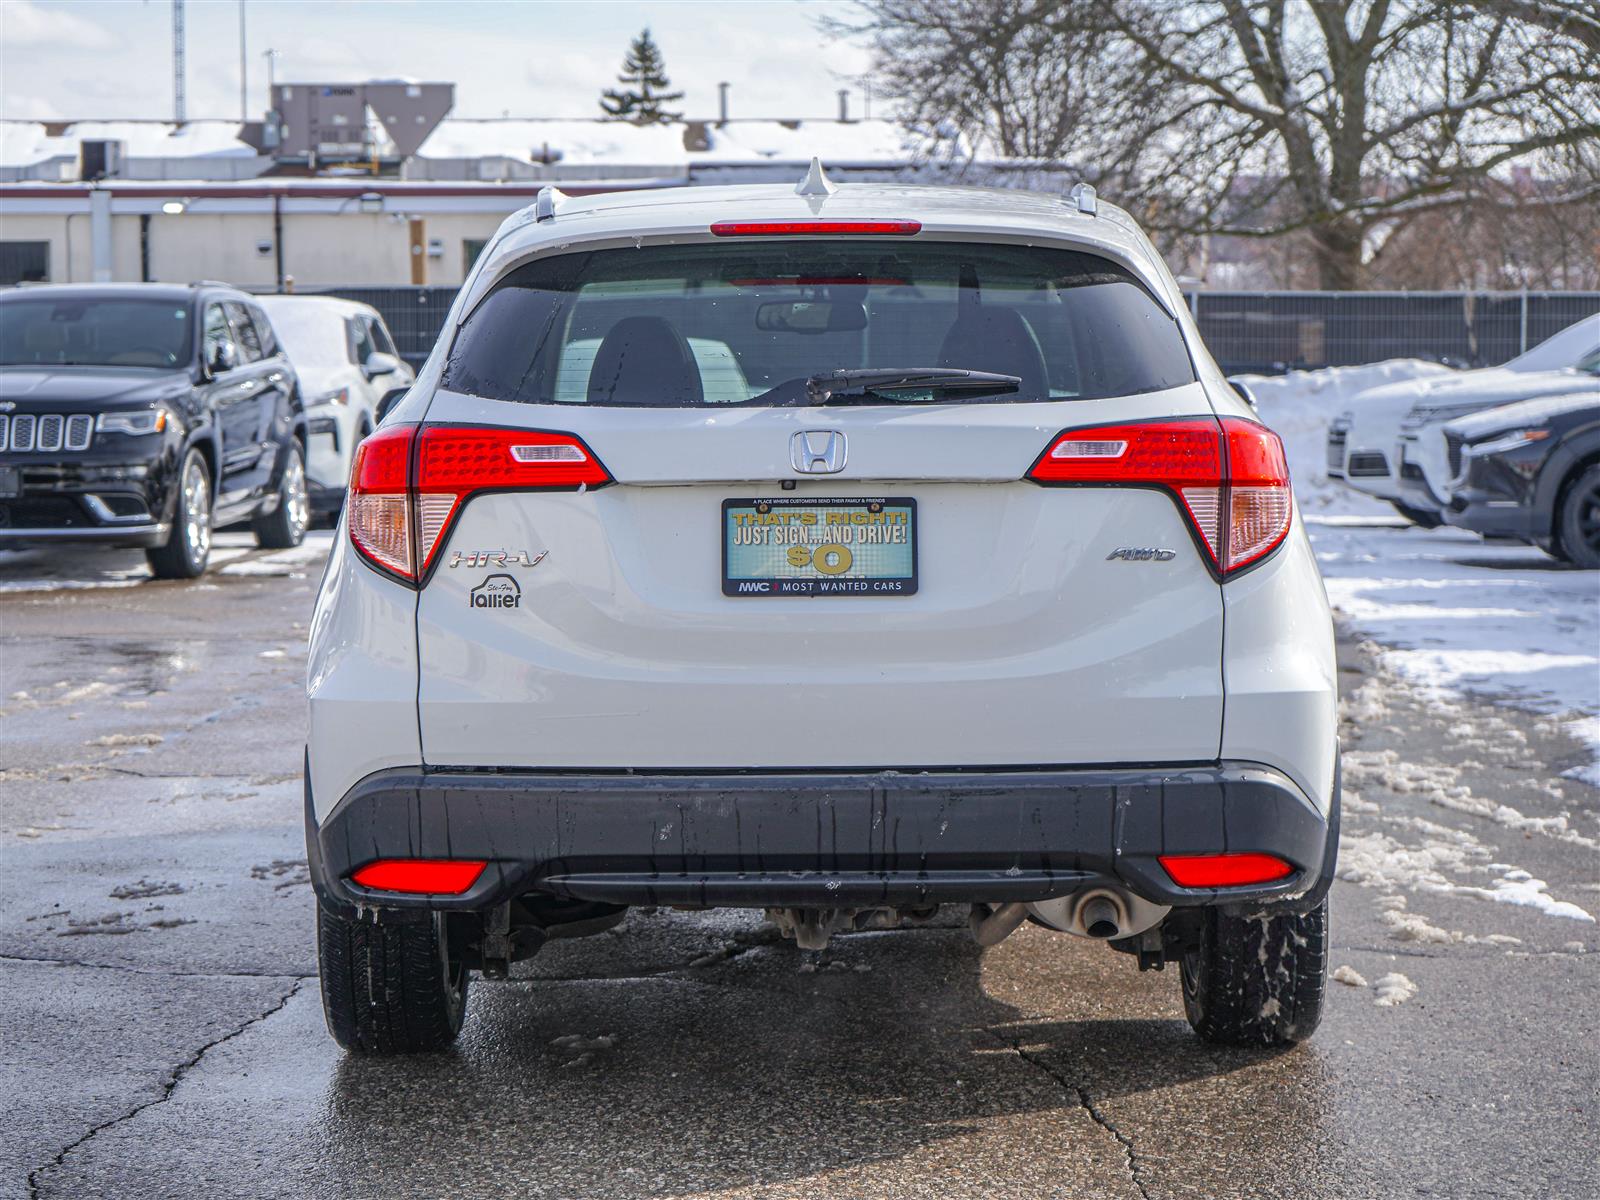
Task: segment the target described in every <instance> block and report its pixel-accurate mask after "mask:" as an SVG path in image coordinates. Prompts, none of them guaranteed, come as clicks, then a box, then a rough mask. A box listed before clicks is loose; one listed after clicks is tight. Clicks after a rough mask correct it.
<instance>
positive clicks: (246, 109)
mask: <svg viewBox="0 0 1600 1200" xmlns="http://www.w3.org/2000/svg"><path fill="white" fill-rule="evenodd" d="M249 119H250V58H249V54H248V53H247V51H246V49H245V24H244V0H239V121H240V123H241V124H242V123H244V122H245V121H248V120H249Z"/></svg>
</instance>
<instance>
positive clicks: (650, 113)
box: [600, 29, 683, 125]
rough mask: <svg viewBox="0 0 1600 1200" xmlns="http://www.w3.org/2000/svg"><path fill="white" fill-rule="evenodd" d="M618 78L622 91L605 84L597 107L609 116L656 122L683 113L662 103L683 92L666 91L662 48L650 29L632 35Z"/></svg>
mask: <svg viewBox="0 0 1600 1200" xmlns="http://www.w3.org/2000/svg"><path fill="white" fill-rule="evenodd" d="M617 82H618V83H620V84H623V85H625V86H624V88H623V89H622V90H621V91H618V90H616V89H615V88H607V89H606V91H605V92H604V94H602V95H601V97H600V107H601V109H602V110H604V112H605V114H606V116H607V117H609V118H610V119H611V120H613V121H632V122H633V123H634V124H635V125H658V124H661V123H663V122H666V121H676V120H677V119H678V118H679V117H681V116H683V114H682V113H681V112H667V111H666V110H665V109H663V108H662V107H661V106H662V105H663V104H670V103H671V102H672V101H674V100H682V99H683V93H682V92H669V91H667V89H668V88H669V87H671V86H672V81H671V80H669V79H668V78H667V71H666V64H665V63H664V62H663V61H662V58H661V48H660V47H659V46H657V45H656V43H655V39H654V38H652V37H651V36H650V30H649V29H645V30H644V32H642V33H641V34H640V35H639V36H638V37H636V38H634V39H633V44H632V45H631V46H629V47H628V54H627V57H626V58H624V59H623V60H622V74H620V75H618V76H617Z"/></svg>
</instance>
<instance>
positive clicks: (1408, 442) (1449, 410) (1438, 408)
mask: <svg viewBox="0 0 1600 1200" xmlns="http://www.w3.org/2000/svg"><path fill="white" fill-rule="evenodd" d="M1594 334H1595V343H1594V347H1593V349H1592V351H1591V352H1590V353H1589V355H1588V356H1587V357H1586V358H1584V359H1581V360H1580V361H1579V362H1578V363H1576V364H1575V365H1574V366H1572V367H1571V368H1569V369H1566V370H1561V371H1548V372H1538V373H1537V374H1525V375H1523V376H1522V377H1521V380H1520V381H1519V382H1521V383H1522V386H1509V387H1507V386H1501V385H1499V384H1496V383H1490V384H1489V386H1488V387H1483V386H1479V387H1473V388H1466V387H1462V388H1445V389H1440V390H1439V391H1437V392H1435V393H1433V394H1432V395H1430V396H1429V397H1428V398H1427V399H1426V400H1422V401H1418V403H1417V404H1415V405H1414V406H1413V407H1412V409H1411V411H1410V412H1408V413H1407V414H1406V415H1405V419H1404V420H1402V421H1401V422H1400V437H1399V440H1398V441H1397V442H1396V443H1395V461H1396V462H1398V463H1399V474H1400V493H1401V498H1402V501H1403V502H1404V503H1405V504H1407V505H1408V506H1410V507H1412V508H1415V509H1418V510H1419V511H1423V512H1428V513H1439V514H1440V515H1441V519H1442V516H1443V511H1444V509H1445V507H1446V506H1447V505H1448V504H1449V502H1450V479H1451V477H1452V475H1453V474H1454V471H1453V470H1452V469H1451V465H1450V462H1449V460H1448V458H1447V457H1446V453H1445V439H1444V428H1445V426H1446V425H1448V424H1449V423H1450V422H1451V421H1453V420H1455V419H1456V418H1457V417H1460V416H1464V415H1466V414H1468V413H1474V412H1480V411H1482V410H1483V409H1485V408H1491V409H1492V408H1496V407H1499V406H1500V405H1502V404H1504V403H1505V402H1506V401H1507V400H1513V401H1516V400H1523V399H1532V398H1534V397H1537V396H1544V395H1550V394H1558V395H1559V394H1565V393H1570V394H1573V395H1587V396H1588V397H1589V398H1590V399H1591V400H1597V401H1600V318H1597V319H1596V324H1595V327H1594ZM1559 382H1564V383H1565V385H1566V386H1565V387H1564V388H1559V389H1558V388H1557V387H1556V385H1557V384H1558V383H1559ZM1529 383H1531V384H1532V385H1533V386H1531V387H1530V386H1528V384H1529ZM1486 394H1487V395H1489V396H1492V397H1495V398H1494V399H1491V400H1489V401H1487V402H1485V400H1484V396H1485V395H1486Z"/></svg>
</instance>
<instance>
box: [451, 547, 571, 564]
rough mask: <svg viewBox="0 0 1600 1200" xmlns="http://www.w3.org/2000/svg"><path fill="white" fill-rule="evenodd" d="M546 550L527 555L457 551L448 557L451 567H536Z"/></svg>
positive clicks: (498, 551) (525, 553) (508, 551)
mask: <svg viewBox="0 0 1600 1200" xmlns="http://www.w3.org/2000/svg"><path fill="white" fill-rule="evenodd" d="M549 553H550V551H548V550H541V551H539V553H537V554H529V553H528V552H527V551H526V550H457V551H456V552H455V553H453V554H452V555H451V556H450V565H451V566H452V567H537V566H538V565H539V564H540V563H542V562H543V561H544V556H545V555H546V554H549Z"/></svg>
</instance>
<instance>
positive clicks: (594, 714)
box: [306, 166, 1339, 1052]
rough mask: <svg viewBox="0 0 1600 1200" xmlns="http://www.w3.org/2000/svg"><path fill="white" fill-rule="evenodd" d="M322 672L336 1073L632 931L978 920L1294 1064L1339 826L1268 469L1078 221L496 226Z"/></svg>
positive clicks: (1109, 228)
mask: <svg viewBox="0 0 1600 1200" xmlns="http://www.w3.org/2000/svg"><path fill="white" fill-rule="evenodd" d="M335 545H336V549H335V551H334V554H333V557H332V559H331V561H330V562H329V565H328V570H327V575H326V577H325V579H324V582H323V585H322V592H321V596H320V598H319V601H318V604H317V610H316V617H315V622H314V625H313V630H312V637H311V657H310V666H309V684H308V690H309V694H310V707H311V731H310V739H309V746H308V752H307V753H308V757H307V764H308V765H307V774H306V797H307V814H306V816H307V836H308V842H309V847H310V861H311V866H312V874H313V878H314V880H315V883H316V889H317V893H318V897H319V901H320V904H319V912H320V930H319V950H320V954H321V967H322V983H323V996H324V1000H325V1006H326V1011H327V1015H328V1022H329V1026H330V1028H331V1030H332V1032H333V1034H334V1036H335V1038H337V1039H338V1041H339V1042H340V1044H341V1045H344V1046H346V1047H352V1048H360V1049H365V1050H373V1051H380V1052H392V1051H403V1050H417V1049H426V1048H429V1047H436V1046H439V1045H442V1044H444V1043H446V1042H448V1041H449V1040H450V1039H451V1038H452V1037H453V1036H454V1035H455V1033H456V1031H457V1030H458V1029H459V1027H460V1024H461V1017H462V1009H463V1004H464V1001H465V997H466V987H467V979H468V973H469V971H471V970H478V971H481V972H482V973H483V974H484V975H486V976H489V977H503V976H504V975H505V974H506V972H507V970H508V968H509V965H510V964H511V963H512V962H514V961H516V960H518V959H521V958H525V957H527V956H529V955H531V954H533V953H535V952H536V951H537V950H538V949H539V947H540V945H541V944H542V943H543V942H544V941H545V940H546V939H547V938H552V937H564V936H571V935H574V934H584V933H592V932H596V931H599V930H602V929H605V928H608V927H609V926H611V925H614V924H616V923H617V922H618V921H620V920H621V919H622V916H623V915H624V913H625V912H626V910H627V908H628V907H629V906H630V905H674V906H690V907H704V908H713V907H719V906H730V907H741V908H757V909H766V910H767V911H768V916H769V917H770V918H771V919H772V920H773V921H774V922H775V923H776V924H777V925H778V927H779V928H780V929H782V930H784V931H785V932H786V933H788V934H790V935H791V936H793V937H794V938H795V940H796V941H797V942H798V943H799V945H800V946H801V947H804V948H807V949H820V948H821V947H822V946H823V945H825V944H826V942H827V939H828V937H829V935H830V934H832V933H836V932H841V931H849V930H853V929H861V928H868V927H877V928H881V927H883V926H884V925H886V924H890V923H895V922H898V921H902V920H918V919H926V918H927V917H928V916H930V915H931V914H932V912H933V910H934V909H935V908H936V907H937V906H939V905H941V904H958V905H962V906H968V907H970V911H971V922H972V927H973V930H974V932H975V933H976V935H977V937H978V940H979V941H980V942H981V943H983V944H985V945H988V944H993V943H994V942H996V941H998V940H999V939H1001V938H1003V937H1005V936H1006V935H1007V934H1008V933H1010V932H1011V931H1012V930H1013V929H1015V928H1016V927H1017V926H1018V925H1019V924H1021V922H1023V921H1024V920H1030V919H1031V920H1033V921H1034V922H1036V923H1038V924H1041V925H1044V926H1047V927H1049V928H1051V929H1056V930H1060V931H1063V932H1065V933H1068V934H1072V935H1076V936H1078V937H1082V938H1088V939H1094V940H1100V941H1105V942H1108V943H1109V944H1110V945H1111V946H1112V947H1113V948H1114V949H1116V950H1120V951H1123V952H1126V953H1128V954H1130V955H1132V956H1135V957H1136V959H1137V961H1138V964H1139V966H1140V967H1141V968H1147V967H1160V966H1162V965H1163V964H1164V963H1165V962H1167V961H1172V960H1176V961H1177V962H1178V963H1179V964H1180V965H1181V968H1182V971H1181V974H1182V984H1183V993H1184V1000H1185V1006H1186V1008H1187V1011H1188V1014H1189V1018H1190V1021H1191V1022H1192V1023H1193V1025H1194V1027H1195V1028H1196V1029H1197V1030H1198V1031H1199V1032H1200V1034H1201V1035H1202V1036H1204V1037H1206V1038H1209V1039H1214V1040H1220V1041H1244V1042H1257V1043H1266V1042H1282V1041H1294V1040H1297V1039H1299V1038H1303V1037H1305V1036H1307V1035H1308V1034H1309V1033H1310V1032H1311V1030H1312V1029H1313V1028H1314V1027H1315V1026H1316V1024H1317V1020H1318V1018H1319V1015H1320V1012H1321V1006H1322V995H1323V982H1324V976H1325V959H1326V952H1327V945H1328V942H1327V937H1328V934H1327V924H1326V921H1327V908H1326V901H1325V897H1326V894H1327V890H1328V886H1329V882H1330V880H1331V878H1332V873H1333V864H1334V852H1335V847H1336V845H1337V830H1338V795H1339V791H1338V782H1337V777H1338V748H1337V745H1336V737H1335V727H1336V726H1335V721H1336V715H1335V708H1336V696H1335V664H1334V653H1333V637H1332V631H1331V624H1330V619H1329V613H1328V607H1327V601H1326V597H1325V595H1324V592H1323V588H1322V582H1321V579H1320V577H1319V576H1318V573H1317V568H1316V564H1315V562H1314V560H1313V558H1312V555H1311V550H1310V547H1309V544H1308V541H1307V538H1306V536H1305V532H1304V530H1303V529H1302V527H1301V524H1300V521H1299V519H1298V517H1297V515H1296V513H1295V508H1294V504H1293V499H1292V496H1291V493H1290V489H1289V480H1288V474H1287V470H1286V468H1285V464H1284V455H1283V449H1282V446H1281V444H1280V442H1279V440H1278V438H1277V436H1276V435H1275V434H1273V433H1272V432H1271V431H1270V430H1268V429H1266V428H1265V427H1264V426H1262V425H1260V424H1259V423H1258V422H1257V421H1256V420H1255V419H1254V418H1253V416H1252V414H1251V412H1250V409H1249V408H1248V406H1247V405H1246V404H1245V403H1244V401H1243V400H1242V399H1240V398H1239V396H1238V395H1237V393H1236V392H1235V391H1234V390H1233V388H1231V387H1230V386H1229V385H1228V383H1227V381H1226V380H1225V379H1224V378H1223V377H1222V375H1221V374H1220V373H1219V371H1218V370H1217V367H1216V365H1215V364H1214V363H1213V362H1212V360H1211V357H1210V355H1209V354H1207V352H1206V350H1205V347H1204V346H1203V345H1202V344H1201V341H1200V338H1199V335H1198V333H1197V331H1196V329H1195V326H1194V323H1193V322H1192V321H1191V320H1190V317H1189V314H1188V312H1187V310H1186V309H1185V307H1184V304H1183V301H1182V298H1181V296H1180V294H1179V291H1178V288H1177V285H1176V284H1175V282H1174V281H1173V279H1172V276H1171V275H1170V274H1169V273H1168V272H1167V270H1166V268H1165V267H1164V266H1163V265H1162V263H1161V261H1160V259H1159V257H1158V256H1157V254H1156V252H1155V250H1154V249H1153V247H1152V246H1151V245H1150V243H1149V241H1148V240H1147V239H1146V238H1145V237H1144V235H1143V234H1141V233H1140V231H1139V230H1138V228H1137V227H1136V226H1135V225H1134V224H1133V222H1132V221H1131V220H1130V219H1129V218H1128V217H1127V215H1126V214H1125V213H1123V212H1121V211H1120V210H1118V209H1115V208H1113V207H1111V206H1109V205H1106V204H1097V203H1096V201H1095V199H1094V196H1093V193H1092V192H1090V191H1088V190H1087V189H1079V190H1077V191H1076V192H1075V194H1074V196H1073V197H1072V198H1071V199H1070V200H1067V201H1063V199H1062V198H1059V197H1054V196H1047V195H1038V194H1030V193H1022V192H1002V191H980V190H975V189H963V188H917V187H904V186H890V185H882V186H880V185H871V184H862V185H851V186H842V187H837V188H835V187H834V186H833V185H831V184H830V183H828V182H827V181H826V179H825V178H823V176H822V174H821V172H820V170H819V169H818V168H816V167H815V166H814V167H813V170H812V173H811V174H810V175H809V176H808V178H807V179H806V180H805V181H804V182H802V184H801V185H800V186H799V187H798V188H795V187H789V186H777V185H772V186H760V187H737V188H686V189H682V190H676V191H672V192H663V193H655V194H650V195H641V194H639V193H627V194H620V195H612V196H603V197H596V198H593V199H585V200H566V199H565V198H564V197H561V196H560V195H559V193H555V192H553V191H547V192H546V193H545V194H543V195H542V196H541V197H540V199H539V202H538V203H537V204H536V205H535V206H534V207H533V208H531V209H529V210H528V211H526V212H524V213H521V214H518V215H516V216H514V217H512V218H511V219H510V220H508V221H507V222H506V223H505V225H504V226H502V228H501V230H500V232H499V233H498V235H497V236H496V238H495V240H494V241H493V243H491V245H490V246H489V248H488V249H487V250H486V251H485V253H484V254H483V255H482V256H481V258H480V260H479V265H478V266H477V267H476V269H475V270H474V272H473V274H472V276H471V277H470V278H469V279H468V281H467V283H466V284H465V285H464V286H463V288H462V289H461V294H460V296H459V297H458V298H457V300H456V303H455V307H454V308H453V310H452V311H451V314H450V316H449V318H448V320H447V322H446V325H445V329H444V332H443V333H442V334H441V335H440V339H439V343H438V345H437V346H436V347H435V349H434V351H433V354H432V356H431V357H430V358H429V360H428V362H427V364H426V365H425V367H424V368H423V370H422V372H421V374H420V375H419V377H418V379H417V382H416V385H415V386H414V387H413V388H412V389H411V391H410V392H409V394H408V395H407V396H406V398H405V399H404V400H403V401H401V402H400V404H399V405H398V406H397V407H396V409H395V410H394V412H393V413H392V414H390V415H389V416H388V417H387V418H386V419H385V421H384V423H383V424H382V425H381V426H380V427H379V429H378V431H377V432H376V433H375V434H374V435H373V436H372V437H370V438H368V439H367V440H366V441H365V442H364V443H362V445H361V447H360V448H359V450H358V453H357V460H356V464H355V467H354V473H353V476H352V480H351V485H350V496H349V502H348V504H347V506H346V510H345V516H344V520H343V525H342V526H341V535H340V536H339V537H338V538H336V539H335Z"/></svg>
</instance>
